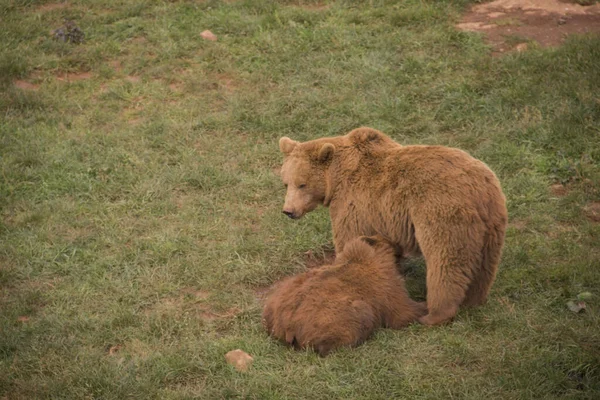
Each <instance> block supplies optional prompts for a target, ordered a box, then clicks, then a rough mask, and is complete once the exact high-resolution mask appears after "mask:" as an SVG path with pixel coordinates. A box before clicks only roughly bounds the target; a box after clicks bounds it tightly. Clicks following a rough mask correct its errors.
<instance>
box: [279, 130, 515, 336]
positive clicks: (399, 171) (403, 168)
mask: <svg viewBox="0 0 600 400" xmlns="http://www.w3.org/2000/svg"><path fill="white" fill-rule="evenodd" d="M279 146H280V149H281V151H282V152H283V154H284V161H283V166H282V168H281V178H282V180H283V183H284V184H285V186H286V188H287V193H286V197H285V205H284V207H283V212H284V214H286V215H287V216H289V217H290V218H294V219H295V218H300V217H302V216H303V215H304V214H306V213H307V212H309V211H312V210H314V209H315V208H316V207H317V206H318V205H319V204H323V205H325V206H327V207H329V213H330V216H331V224H332V228H333V240H334V244H335V249H336V251H341V250H342V249H343V248H344V245H345V243H346V242H348V241H349V240H350V239H352V238H355V237H357V236H362V235H366V236H370V235H375V234H379V235H382V236H383V237H385V238H387V239H389V240H390V241H391V242H392V243H395V244H397V245H398V246H400V247H402V248H403V249H404V250H405V251H406V252H407V253H412V254H422V255H423V256H424V258H425V262H426V264H427V307H428V309H429V313H428V314H427V315H426V316H424V317H422V318H420V320H419V321H420V322H421V323H423V324H427V325H435V324H440V323H443V322H446V321H448V320H450V319H451V318H452V317H454V315H456V312H457V311H458V308H459V306H460V305H479V304H482V303H484V302H485V300H486V299H487V295H488V292H489V290H490V287H491V286H492V283H493V282H494V279H495V276H496V271H497V269H498V263H499V262H500V256H501V253H502V246H503V244H504V233H505V230H506V224H507V219H508V218H507V210H506V200H505V197H504V194H503V193H502V189H501V187H500V183H499V182H498V179H497V178H496V175H494V173H493V172H492V171H491V170H490V169H489V167H488V166H487V165H485V164H484V163H483V162H481V161H479V160H477V159H475V158H473V157H471V156H470V155H469V154H467V153H466V152H464V151H462V150H458V149H454V148H448V147H442V146H402V145H400V144H398V143H396V142H394V141H393V140H392V139H390V138H389V137H388V136H386V135H384V134H383V133H381V132H379V131H377V130H375V129H371V128H359V129H355V130H353V131H351V132H350V133H348V134H347V135H344V136H337V137H331V138H322V139H316V140H311V141H308V142H304V143H300V142H296V141H294V140H291V139H289V138H287V137H282V138H281V139H280V141H279Z"/></svg>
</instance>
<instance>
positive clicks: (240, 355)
mask: <svg viewBox="0 0 600 400" xmlns="http://www.w3.org/2000/svg"><path fill="white" fill-rule="evenodd" d="M225 359H226V360H227V364H229V365H232V366H233V367H234V368H235V369H237V370H238V371H240V372H246V371H247V370H248V368H250V366H251V365H252V362H253V361H254V358H252V356H251V355H250V354H248V353H246V352H245V351H243V350H240V349H236V350H232V351H230V352H229V353H227V354H225Z"/></svg>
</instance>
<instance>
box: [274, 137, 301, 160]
mask: <svg viewBox="0 0 600 400" xmlns="http://www.w3.org/2000/svg"><path fill="white" fill-rule="evenodd" d="M297 145H298V142H296V141H295V140H292V139H290V138H289V137H287V136H284V137H282V138H281V139H279V150H281V152H282V153H283V154H285V155H288V154H290V153H291V152H292V151H293V150H294V149H295V148H296V146H297Z"/></svg>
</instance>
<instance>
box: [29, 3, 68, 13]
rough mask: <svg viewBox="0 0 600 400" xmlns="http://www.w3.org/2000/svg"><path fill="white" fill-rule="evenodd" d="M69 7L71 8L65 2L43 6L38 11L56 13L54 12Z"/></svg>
mask: <svg viewBox="0 0 600 400" xmlns="http://www.w3.org/2000/svg"><path fill="white" fill-rule="evenodd" d="M68 6H69V3H67V2H65V3H49V4H43V5H41V6H39V7H38V9H37V10H38V11H40V12H48V11H54V10H59V9H62V8H66V7H68Z"/></svg>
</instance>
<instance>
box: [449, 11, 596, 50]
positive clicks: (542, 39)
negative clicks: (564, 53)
mask: <svg viewBox="0 0 600 400" xmlns="http://www.w3.org/2000/svg"><path fill="white" fill-rule="evenodd" d="M457 28H458V29H460V30H463V31H470V32H482V33H484V34H485V36H486V40H487V42H488V43H489V44H491V45H492V47H493V48H494V54H495V55H498V54H502V53H504V52H506V51H510V50H517V51H524V50H526V49H527V45H526V44H525V43H527V42H536V43H538V44H539V45H540V46H542V47H548V46H558V45H560V44H561V43H562V42H563V41H564V39H565V38H566V37H567V36H568V35H572V34H586V33H600V4H598V3H596V4H594V5H590V6H581V5H579V4H576V3H572V2H567V1H566V0H495V1H492V2H489V3H484V4H478V5H476V6H473V7H472V8H471V10H470V11H469V12H468V13H467V14H466V15H464V16H463V18H462V20H461V21H460V23H459V24H458V25H457Z"/></svg>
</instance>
